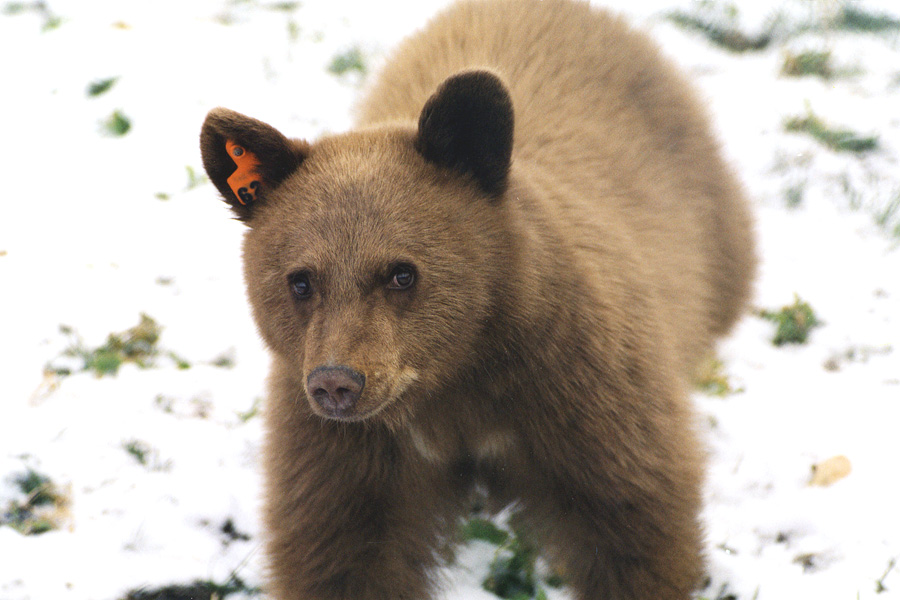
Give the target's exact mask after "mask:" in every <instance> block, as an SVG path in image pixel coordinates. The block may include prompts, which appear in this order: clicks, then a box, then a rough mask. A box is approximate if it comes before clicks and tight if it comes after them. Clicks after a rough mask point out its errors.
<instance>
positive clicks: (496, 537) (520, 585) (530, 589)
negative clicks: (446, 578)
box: [460, 516, 563, 600]
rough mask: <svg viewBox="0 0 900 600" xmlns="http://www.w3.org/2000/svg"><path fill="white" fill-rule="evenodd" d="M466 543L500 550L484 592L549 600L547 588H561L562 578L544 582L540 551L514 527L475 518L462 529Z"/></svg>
mask: <svg viewBox="0 0 900 600" xmlns="http://www.w3.org/2000/svg"><path fill="white" fill-rule="evenodd" d="M460 537H461V538H462V540H463V541H464V542H471V541H481V542H487V543H489V544H492V545H494V546H497V550H496V552H495V553H494V558H493V559H492V560H491V562H490V564H489V565H488V574H487V576H486V577H485V579H484V581H482V584H481V586H482V588H484V589H485V590H486V591H488V592H491V593H492V594H494V595H496V596H497V597H499V598H505V599H507V600H546V598H547V593H546V591H545V590H544V588H543V586H544V585H546V586H548V587H553V588H557V587H561V586H562V585H563V580H562V578H561V577H560V576H559V575H557V574H555V573H552V574H549V575H547V576H546V577H544V578H543V580H542V579H541V577H540V575H539V574H538V572H537V571H538V569H537V559H538V556H539V550H538V548H537V546H536V545H535V544H533V543H532V542H531V540H530V539H529V537H528V536H527V535H524V534H523V532H522V531H520V530H517V529H516V528H515V527H513V528H512V529H510V530H507V529H504V528H502V527H499V526H498V525H497V524H496V523H494V522H493V521H491V520H489V519H486V518H483V517H480V516H473V517H471V518H469V519H468V520H467V521H465V522H464V523H463V524H462V525H461V527H460Z"/></svg>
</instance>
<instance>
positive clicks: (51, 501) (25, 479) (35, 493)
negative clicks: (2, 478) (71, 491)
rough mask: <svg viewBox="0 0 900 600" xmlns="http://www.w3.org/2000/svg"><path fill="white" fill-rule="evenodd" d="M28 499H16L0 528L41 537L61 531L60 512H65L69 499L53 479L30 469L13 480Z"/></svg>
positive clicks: (2, 515) (1, 516)
mask: <svg viewBox="0 0 900 600" xmlns="http://www.w3.org/2000/svg"><path fill="white" fill-rule="evenodd" d="M13 483H14V484H15V486H16V487H17V488H18V489H19V491H20V492H21V493H22V494H23V495H24V496H25V499H24V500H22V501H18V500H14V501H11V502H10V503H9V505H8V506H7V508H6V510H4V511H3V512H0V525H8V526H10V527H12V528H13V529H15V530H16V531H18V532H19V533H21V534H22V535H40V534H42V533H46V532H48V531H52V530H54V529H57V527H58V524H57V519H56V518H55V515H56V513H58V512H59V511H61V510H63V509H64V508H65V507H66V505H67V504H68V499H67V498H66V497H65V495H64V494H63V493H62V492H60V490H59V489H58V488H57V486H56V485H55V484H54V483H53V482H52V481H51V480H50V478H49V477H47V476H46V475H44V474H42V473H38V472H37V471H35V470H34V469H31V468H29V469H28V470H26V472H25V473H24V474H22V475H19V476H17V477H15V478H14V479H13Z"/></svg>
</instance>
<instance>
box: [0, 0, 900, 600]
mask: <svg viewBox="0 0 900 600" xmlns="http://www.w3.org/2000/svg"><path fill="white" fill-rule="evenodd" d="M445 3H446V1H445V0H417V1H415V2H413V1H409V2H368V1H353V2H351V1H349V0H348V1H342V0H304V1H303V2H302V3H296V5H290V4H289V3H288V4H287V5H286V4H284V3H282V4H278V3H268V2H262V1H260V0H245V1H234V2H228V1H226V0H198V1H186V0H182V1H181V2H175V1H172V0H166V1H162V2H153V3H150V2H115V1H112V0H107V1H103V0H83V1H81V2H75V1H69V2H65V1H59V2H49V4H48V5H47V6H46V7H45V8H40V6H39V5H38V4H32V3H29V2H25V3H23V4H22V5H21V6H18V7H17V6H16V5H15V4H14V3H11V2H7V3H5V4H3V6H2V7H0V11H2V13H3V14H0V56H2V59H0V81H2V82H3V86H2V87H3V91H2V93H0V102H2V104H0V106H2V109H3V110H2V111H0V132H2V140H0V165H2V171H0V172H2V178H0V181H2V183H0V190H2V193H0V402H2V404H0V522H4V521H9V520H10V519H11V513H12V507H13V506H14V505H18V506H23V505H26V504H27V499H26V498H25V497H24V496H25V495H24V494H23V493H22V492H21V490H20V489H19V487H20V486H18V484H17V483H16V482H17V479H19V478H21V476H22V475H24V474H25V473H27V472H28V471H29V470H32V471H34V472H37V473H40V474H43V475H45V476H47V477H49V479H50V481H52V482H53V484H54V486H55V488H56V490H57V493H58V496H59V497H60V498H61V500H60V501H59V502H57V503H56V504H55V505H54V506H53V507H52V508H53V510H52V514H51V515H50V520H51V521H52V523H53V524H54V526H55V528H54V529H53V530H51V531H49V532H47V533H43V534H40V535H23V534H22V533H20V532H19V531H17V530H16V529H14V528H13V527H12V526H9V525H0V600H24V599H26V598H31V599H35V600H38V599H41V600H43V599H53V600H56V599H72V600H82V599H84V600H88V599H90V600H117V599H120V598H124V597H125V596H126V594H127V592H128V591H129V590H133V589H136V588H140V587H154V586H161V585H166V584H173V583H181V584H183V583H190V582H192V581H195V580H204V581H216V582H223V583H224V582H226V581H228V579H229V577H231V576H232V575H236V576H237V577H239V578H240V579H241V580H242V581H243V582H244V583H246V584H247V586H249V587H253V586H257V585H259V584H260V583H261V580H262V561H261V556H260V551H259V544H258V532H259V524H258V521H257V509H258V495H259V491H258V490H259V476H258V464H257V461H258V446H259V441H260V435H261V431H260V423H259V421H260V419H259V418H258V417H254V416H253V409H254V406H256V405H257V403H258V399H259V398H260V397H261V396H262V394H263V380H264V376H265V369H266V362H267V358H266V355H265V351H264V350H263V348H262V346H261V343H260V341H259V339H258V337H257V336H256V333H255V331H254V328H253V325H252V323H251V321H250V317H249V313H248V310H247V308H246V305H245V300H244V292H243V285H242V282H241V275H240V259H239V255H240V251H239V243H240V237H241V230H242V227H241V225H239V224H238V223H236V222H235V221H233V220H231V219H230V216H229V214H228V212H227V210H226V209H225V207H224V204H223V203H222V202H221V201H220V200H219V199H218V198H217V197H216V193H215V190H214V189H213V187H212V186H211V185H209V184H207V183H205V182H203V181H198V179H197V177H198V176H199V175H200V174H201V173H202V168H201V165H200V157H199V152H198V148H197V136H198V132H199V129H200V123H201V122H202V119H203V116H204V115H205V113H206V112H207V111H208V110H209V109H210V108H213V107H215V106H218V105H223V106H228V107H230V108H233V109H236V110H239V111H241V112H244V113H247V114H251V115H253V116H256V117H258V118H260V119H263V120H265V121H267V122H269V123H271V124H273V125H275V126H276V127H278V128H279V129H281V130H282V131H284V132H286V133H288V134H289V135H291V136H294V137H310V138H312V137H316V136H317V135H319V134H321V133H323V132H325V131H340V130H343V129H346V128H347V127H348V126H349V124H350V115H351V108H352V105H353V101H354V99H355V98H357V97H358V94H359V92H360V89H361V88H360V86H361V85H363V84H364V82H361V81H360V79H361V77H359V76H357V75H355V74H352V73H351V74H349V75H343V76H338V75H335V74H333V73H331V72H329V71H328V65H329V64H330V62H331V60H332V59H333V57H335V56H336V55H339V54H342V53H345V52H346V51H347V50H348V49H350V48H353V47H358V48H359V49H360V50H361V53H362V56H363V57H364V58H365V60H366V63H367V66H368V67H369V70H370V71H371V70H372V69H377V65H378V62H379V60H381V59H382V58H383V55H384V52H385V51H387V50H389V49H390V48H391V46H392V45H393V44H394V43H395V42H396V41H397V40H398V39H399V38H400V37H402V36H403V35H404V34H406V33H408V32H410V31H412V30H414V29H415V28H416V27H418V26H420V25H421V24H422V23H424V21H425V20H426V19H427V18H428V16H429V15H430V14H432V13H433V12H434V11H435V10H437V9H438V8H439V7H440V6H442V5H444V4H445ZM606 4H607V5H610V6H612V7H613V8H615V9H617V10H620V11H624V12H625V13H627V14H628V15H629V16H630V17H632V18H633V20H634V22H635V23H636V24H638V25H639V26H641V27H644V28H647V29H648V30H649V31H650V32H651V33H652V35H653V36H654V37H656V38H657V39H658V40H659V42H660V44H661V45H662V46H663V47H664V48H665V50H666V51H667V52H668V53H669V54H670V55H671V56H673V57H674V58H675V59H676V61H677V62H678V63H680V64H681V65H682V66H683V67H684V68H685V69H686V70H687V71H688V72H689V73H690V74H691V76H692V77H693V78H694V79H695V81H696V83H697V85H698V86H699V88H700V90H701V91H702V93H703V94H705V95H706V96H707V97H708V99H709V102H710V106H711V109H712V111H713V114H714V116H715V121H716V125H717V127H718V129H719V131H720V133H721V137H722V140H723V144H724V147H725V150H726V152H727V154H728V156H729V159H730V160H731V161H732V162H733V164H734V165H735V168H736V169H737V170H738V172H739V173H740V175H741V177H742V178H743V180H744V181H745V183H746V186H747V189H748V191H749V195H750V197H751V198H752V201H753V204H754V209H755V213H756V215H757V219H758V234H759V241H760V251H761V255H762V270H761V276H760V278H759V281H758V285H757V295H756V301H755V304H756V306H757V307H759V308H768V309H778V308H779V307H781V306H783V305H786V304H790V303H792V302H793V300H794V296H795V294H797V295H798V296H799V297H800V298H802V299H803V300H805V301H807V302H809V303H810V304H811V305H812V307H813V309H814V310H815V312H816V314H817V315H818V317H819V318H820V319H821V320H822V321H823V322H824V324H823V325H822V326H820V327H818V328H816V329H814V330H813V332H812V334H811V337H810V341H809V342H808V343H806V344H803V345H792V346H781V347H776V346H774V345H772V343H771V342H770V340H771V337H772V335H773V331H774V325H773V324H772V323H770V322H769V321H766V320H763V319H761V318H759V317H758V316H753V315H750V316H748V317H747V318H746V319H745V320H744V321H743V323H742V324H741V325H740V327H739V328H738V329H737V330H736V332H735V333H734V335H733V336H732V337H731V338H729V339H728V340H726V341H725V342H724V343H723V344H722V346H721V349H720V358H721V359H722V362H723V364H724V374H725V375H726V376H727V378H728V383H729V384H730V386H731V388H732V389H733V392H732V393H728V394H726V395H724V396H714V395H707V394H704V393H702V392H697V393H696V394H695V396H696V401H697V404H698V406H699V411H700V414H701V415H702V416H703V417H704V418H703V424H704V428H705V433H706V434H707V436H708V439H709V446H710V450H711V466H710V470H709V483H708V508H707V510H706V514H705V520H706V523H707V529H708V537H709V545H708V554H709V565H710V574H711V576H712V581H711V583H710V586H709V587H708V588H707V589H706V590H704V591H703V592H701V594H700V596H701V597H704V598H710V599H713V598H721V599H725V598H739V599H740V600H751V599H753V598H758V599H759V600H770V599H782V598H784V599H787V598H790V599H801V598H802V599H807V598H816V599H820V600H852V599H854V598H860V599H875V598H877V599H878V600H882V599H884V600H887V599H889V598H900V565H898V566H897V567H893V565H894V564H895V563H896V562H900V508H898V507H900V482H898V478H897V471H896V469H897V461H898V458H900V441H898V440H900V435H898V430H900V348H898V345H900V229H897V228H898V227H900V225H898V223H900V210H897V211H896V212H894V213H891V212H890V207H891V206H893V205H895V204H898V203H900V164H898V159H900V108H898V107H900V32H897V31H896V30H895V31H893V32H887V33H881V34H871V33H870V34H860V33H847V32H836V31H830V32H828V31H822V30H821V28H819V29H817V30H814V31H810V32H808V33H805V34H802V35H791V36H786V37H784V38H779V39H778V40H777V41H776V42H775V43H774V44H773V45H772V46H771V47H769V48H768V49H766V50H764V51H759V52H752V53H744V54H735V53H729V52H726V51H724V50H721V49H719V48H717V47H715V46H713V45H711V44H710V43H709V42H708V41H706V40H705V39H704V38H703V37H702V36H700V35H698V34H696V33H691V32H688V31H685V30H684V29H681V28H678V27H676V26H675V25H674V24H672V23H671V22H670V21H668V20H666V19H664V18H662V17H661V15H662V13H663V12H664V11H668V10H672V9H683V10H693V9H695V8H696V7H697V6H698V3H696V2H694V3H692V2H690V1H689V0H653V1H652V2H625V1H624V0H621V1H611V2H608V3H606ZM699 4H704V5H707V6H708V5H709V4H710V3H709V2H706V3H699ZM718 5H719V6H720V8H721V7H722V6H725V5H727V3H725V2H719V3H718ZM734 5H735V7H736V8H737V10H738V13H737V15H736V18H737V20H738V23H739V24H740V25H741V26H742V27H743V28H744V29H745V30H747V31H750V32H753V31H759V30H761V29H762V28H764V27H766V24H767V23H769V22H770V17H771V15H772V14H773V12H774V11H775V10H776V9H777V10H782V11H783V12H784V14H786V15H789V19H788V21H789V22H800V21H803V20H807V21H808V20H810V19H813V20H815V19H820V20H821V19H822V18H823V15H825V14H826V13H827V12H828V11H829V10H836V8H839V7H840V6H841V4H840V3H839V2H836V1H832V2H829V1H826V0H822V1H821V2H809V1H804V0H785V2H784V3H778V2H773V1H769V0H767V1H756V2H754V1H753V0H743V1H742V2H737V3H734ZM865 6H866V7H874V8H875V9H877V10H884V11H892V12H893V14H894V15H897V16H898V17H900V7H898V6H897V5H896V0H881V3H880V5H879V4H877V3H874V2H873V3H867V4H865ZM791 19H794V20H795V21H790V20H791ZM45 29H46V30H45ZM803 49H819V50H821V49H828V50H830V51H831V52H832V56H833V59H834V61H835V63H836V66H837V68H838V69H840V70H842V71H843V74H842V75H841V76H839V77H836V78H833V79H831V80H822V79H819V78H809V77H808V78H787V77H783V76H780V75H779V70H780V67H781V64H782V62H783V60H784V56H785V53H786V52H788V51H794V52H796V51H799V50H803ZM109 78H117V79H116V80H115V83H114V84H113V85H112V87H111V88H110V89H109V90H108V91H106V92H105V93H103V94H100V95H98V96H96V97H93V96H89V95H88V94H87V92H86V90H87V87H88V85H89V84H90V83H92V82H96V81H100V80H104V79H109ZM808 110H812V111H813V112H814V113H815V114H816V115H818V116H820V117H822V118H823V119H824V120H826V121H828V122H829V123H835V124H838V125H842V126H846V127H849V128H851V129H853V130H855V131H858V132H860V133H862V134H877V135H878V149H876V150H875V151H872V152H868V153H864V154H854V153H837V152H834V151H832V150H829V149H827V148H825V147H824V146H823V145H822V144H820V143H818V142H816V141H814V140H813V139H812V138H810V137H809V136H805V135H802V134H795V133H792V134H788V133H785V132H784V129H783V122H784V120H785V119H786V118H787V117H791V116H795V115H801V116H802V115H804V114H806V113H807V111H808ZM115 111H119V112H120V114H122V115H124V116H125V117H127V119H128V120H129V121H130V123H131V128H130V130H129V131H128V132H127V134H125V135H124V136H113V135H109V134H107V133H104V127H103V125H102V123H103V122H104V121H105V120H106V119H107V118H108V117H109V116H110V115H111V114H113V113H114V112H115ZM192 173H193V175H192ZM141 313H146V314H147V315H150V316H151V317H152V318H153V319H155V320H156V321H157V322H158V323H159V324H160V325H162V326H163V328H164V329H163V332H162V336H161V339H160V340H159V346H160V348H162V349H163V350H164V352H174V353H175V354H177V356H178V357H179V358H180V359H181V360H182V361H187V362H188V363H190V365H191V366H190V368H189V369H179V368H178V364H177V363H178V361H177V360H173V359H170V358H167V357H165V356H163V357H161V358H160V359H159V360H158V361H157V364H156V366H154V367H152V368H147V369H140V368H138V367H137V366H135V365H132V364H126V365H123V366H122V368H121V369H120V370H119V372H118V374H117V375H116V376H106V377H102V378H100V377H96V376H95V375H93V374H92V373H89V372H76V373H74V374H72V375H70V376H66V377H64V376H55V375H50V374H45V367H46V366H47V365H48V364H50V363H52V364H54V365H56V366H59V365H60V364H63V363H67V361H66V359H64V358H61V354H62V353H63V351H64V350H65V349H66V347H68V346H69V345H70V344H71V343H72V340H73V339H74V337H73V336H74V334H69V335H67V334H64V333H62V332H61V331H60V326H61V325H67V326H69V327H71V328H72V329H73V330H74V331H75V332H77V335H78V336H80V338H81V339H82V340H83V344H84V346H85V347H88V348H95V347H97V346H100V345H101V344H103V343H104V341H105V340H106V336H107V335H108V334H109V333H111V332H121V331H125V330H127V329H129V328H130V327H133V326H134V325H136V324H137V323H138V321H139V315H140V314H141ZM223 355H225V356H228V357H230V358H231V360H230V361H226V362H227V363H228V364H231V363H233V364H232V366H228V365H227V364H226V366H216V365H215V364H213V363H214V362H216V359H217V358H220V357H221V356H223ZM68 364H77V361H76V362H73V361H72V360H68ZM127 448H130V449H131V451H128V450H127ZM135 450H139V452H138V451H135ZM139 455H140V457H142V458H143V464H141V462H140V461H139V460H138V456H139ZM836 456H845V457H847V458H848V459H849V463H850V465H851V471H850V473H849V475H847V476H846V477H844V478H842V479H840V480H837V481H835V482H833V483H831V485H827V486H811V485H809V480H810V476H811V468H812V466H813V465H815V464H819V463H821V462H822V461H825V460H827V459H830V458H832V457H836ZM493 553H494V548H493V547H491V546H489V545H488V544H486V543H481V542H477V543H473V544H471V545H470V546H469V547H468V548H466V549H464V550H463V551H462V552H461V554H460V557H459V561H458V563H457V565H456V566H454V567H452V568H448V569H447V571H446V573H445V576H446V577H445V580H446V581H447V589H446V592H445V598H446V600H468V599H474V600H478V599H490V598H495V596H493V595H491V594H489V593H488V592H486V591H484V590H483V589H481V586H480V583H481V581H482V579H483V578H484V576H485V573H486V569H487V563H488V562H489V561H490V559H491V557H492V556H493ZM231 597H236V596H231ZM549 597H550V598H555V599H563V598H567V597H568V596H567V595H566V593H565V591H560V590H550V592H549Z"/></svg>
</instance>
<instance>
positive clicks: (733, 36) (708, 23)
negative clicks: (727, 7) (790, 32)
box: [668, 11, 773, 53]
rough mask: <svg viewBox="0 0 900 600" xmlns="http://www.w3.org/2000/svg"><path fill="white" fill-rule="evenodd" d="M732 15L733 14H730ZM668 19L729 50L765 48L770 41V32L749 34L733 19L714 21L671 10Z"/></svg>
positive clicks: (744, 50)
mask: <svg viewBox="0 0 900 600" xmlns="http://www.w3.org/2000/svg"><path fill="white" fill-rule="evenodd" d="M732 16H734V15H732ZM668 19H669V20H670V21H671V22H672V23H674V24H676V25H678V26H679V27H681V28H682V29H685V30H688V31H694V32H697V33H700V34H701V35H703V37H705V38H706V39H707V40H709V41H710V42H711V43H713V44H715V45H716V46H719V47H720V48H724V49H725V50H728V51H730V52H738V53H740V52H748V51H754V50H765V49H766V48H768V47H769V45H770V44H771V43H772V39H773V36H772V33H771V32H769V31H765V32H763V33H760V34H758V35H750V34H746V33H744V32H742V31H741V30H740V29H738V28H737V25H736V24H735V22H734V21H735V19H733V18H732V19H731V22H730V23H726V22H721V23H720V22H716V21H717V20H719V19H713V18H707V17H703V16H699V15H696V14H692V13H686V12H682V11H673V12H671V13H669V14H668Z"/></svg>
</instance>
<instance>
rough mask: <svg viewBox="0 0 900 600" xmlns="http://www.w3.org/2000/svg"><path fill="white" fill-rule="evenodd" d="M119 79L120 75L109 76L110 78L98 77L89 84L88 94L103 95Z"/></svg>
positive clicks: (91, 95)
mask: <svg viewBox="0 0 900 600" xmlns="http://www.w3.org/2000/svg"><path fill="white" fill-rule="evenodd" d="M118 80H119V78H118V77H109V78H108V79H98V80H96V81H92V82H91V83H89V84H88V87H87V95H88V97H90V98H96V97H97V96H102V95H103V94H105V93H106V92H108V91H109V90H111V89H112V86H114V85H115V84H116V82H117V81H118Z"/></svg>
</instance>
